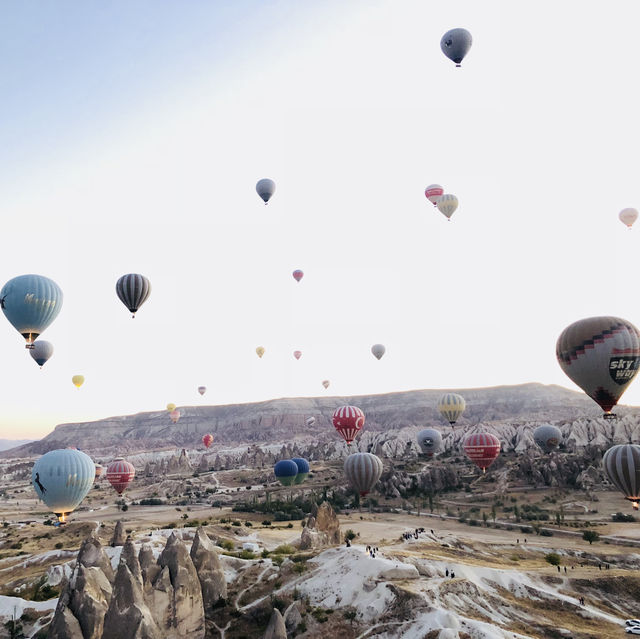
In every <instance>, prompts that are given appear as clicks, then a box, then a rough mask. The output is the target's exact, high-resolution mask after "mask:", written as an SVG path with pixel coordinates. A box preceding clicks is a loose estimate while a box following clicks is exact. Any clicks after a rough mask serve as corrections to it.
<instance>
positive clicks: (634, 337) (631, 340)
mask: <svg viewBox="0 0 640 639" xmlns="http://www.w3.org/2000/svg"><path fill="white" fill-rule="evenodd" d="M556 357H557V359H558V363H559V364H560V368H562V370H563V371H564V372H565V374H566V375H567V377H569V378H570V379H571V380H572V381H574V382H575V383H576V384H577V385H578V386H580V388H582V390H583V391H584V392H585V393H586V394H587V395H588V396H589V397H591V399H593V401H594V402H596V403H597V404H598V405H599V406H600V408H602V410H603V411H604V413H605V414H604V416H605V417H610V416H611V409H612V408H613V407H614V406H615V405H616V404H617V403H618V400H619V399H620V397H622V394H623V393H624V391H625V390H626V389H627V386H628V385H629V384H630V383H631V381H632V380H633V378H634V377H635V376H636V374H637V372H638V367H639V366H640V331H638V329H637V328H636V327H635V326H634V325H633V324H632V323H631V322H628V321H627V320H624V319H621V318H619V317H606V316H604V317H588V318H586V319H583V320H579V321H577V322H574V323H573V324H571V325H570V326H567V328H565V329H564V331H562V333H561V334H560V337H559V338H558V341H557V343H556Z"/></svg>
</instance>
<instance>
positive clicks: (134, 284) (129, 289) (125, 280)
mask: <svg viewBox="0 0 640 639" xmlns="http://www.w3.org/2000/svg"><path fill="white" fill-rule="evenodd" d="M116 293H117V294H118V297H119V298H120V301H121V302H122V303H123V304H124V305H125V306H126V307H127V308H128V309H129V310H130V311H131V313H133V315H134V316H135V314H136V312H137V310H138V309H139V308H140V307H141V306H142V305H143V304H144V303H145V302H146V301H147V299H148V297H149V295H151V282H149V280H148V279H147V278H146V277H145V276H144V275H140V273H127V275H123V276H122V277H121V278H120V279H119V280H118V281H117V282H116Z"/></svg>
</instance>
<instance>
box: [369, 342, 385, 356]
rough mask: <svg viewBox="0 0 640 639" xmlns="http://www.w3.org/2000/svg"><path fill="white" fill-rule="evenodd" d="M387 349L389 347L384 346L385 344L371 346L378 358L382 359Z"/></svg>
mask: <svg viewBox="0 0 640 639" xmlns="http://www.w3.org/2000/svg"><path fill="white" fill-rule="evenodd" d="M386 350H387V349H386V348H385V347H384V345H383V344H374V345H373V346H372V347H371V352H372V353H373V356H374V357H375V358H376V359H380V358H381V357H382V356H383V355H384V354H385V352H386Z"/></svg>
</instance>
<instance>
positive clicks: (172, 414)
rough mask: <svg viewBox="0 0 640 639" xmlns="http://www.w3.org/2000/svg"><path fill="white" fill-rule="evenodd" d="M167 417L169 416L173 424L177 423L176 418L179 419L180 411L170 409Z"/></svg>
mask: <svg viewBox="0 0 640 639" xmlns="http://www.w3.org/2000/svg"><path fill="white" fill-rule="evenodd" d="M169 417H171V421H172V422H173V423H174V424H177V423H178V420H179V419H180V411H179V410H176V409H174V410H172V411H171V412H170V413H169Z"/></svg>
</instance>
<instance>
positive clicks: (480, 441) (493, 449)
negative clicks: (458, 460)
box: [462, 433, 500, 473]
mask: <svg viewBox="0 0 640 639" xmlns="http://www.w3.org/2000/svg"><path fill="white" fill-rule="evenodd" d="M462 448H463V450H464V453H465V455H466V456H467V457H468V458H469V459H470V460H471V461H472V462H473V463H474V464H475V465H476V466H477V467H478V468H480V469H482V472H483V473H484V471H485V470H486V469H487V468H489V466H491V464H493V462H494V461H495V460H496V459H497V457H498V455H499V454H500V440H499V439H498V438H497V437H496V436H495V435H492V434H491V433H474V434H473V435H467V437H466V438H465V440H464V443H463V445H462Z"/></svg>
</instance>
